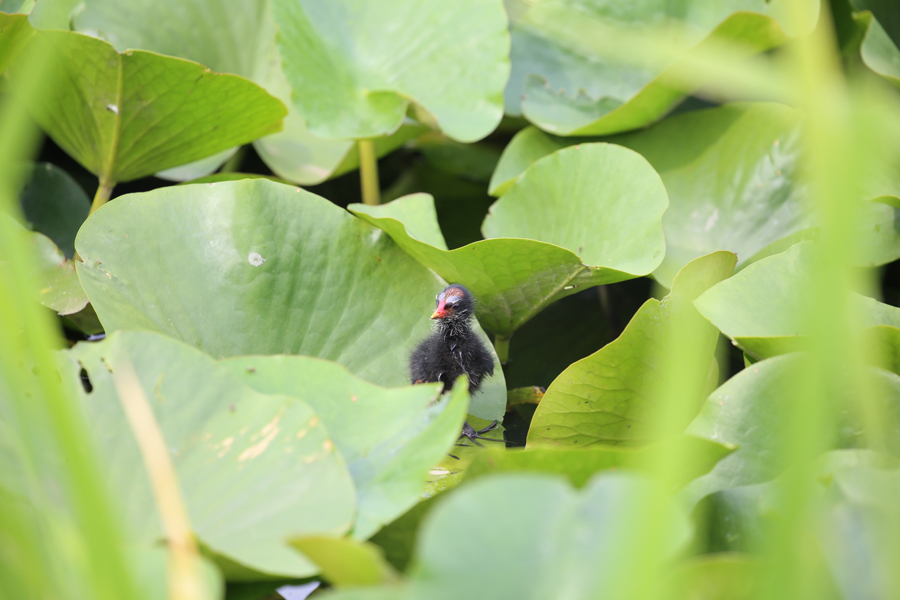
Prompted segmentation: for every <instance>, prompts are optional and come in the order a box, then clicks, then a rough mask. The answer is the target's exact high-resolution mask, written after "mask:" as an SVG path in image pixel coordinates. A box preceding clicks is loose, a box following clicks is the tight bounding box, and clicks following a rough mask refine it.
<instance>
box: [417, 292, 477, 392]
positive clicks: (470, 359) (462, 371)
mask: <svg viewBox="0 0 900 600" xmlns="http://www.w3.org/2000/svg"><path fill="white" fill-rule="evenodd" d="M474 308H475V301H474V299H473V298H472V294H471V293H469V290H467V289H466V288H464V287H463V286H461V285H459V284H454V285H451V286H450V287H448V288H446V289H445V290H444V291H443V292H441V293H440V294H438V295H437V310H435V311H434V314H432V315H431V318H432V319H439V322H438V326H437V328H436V329H435V331H434V333H432V334H431V336H430V337H428V338H426V339H424V340H422V342H421V343H420V344H419V345H418V347H417V348H416V349H415V351H414V352H413V353H412V357H410V360H409V373H410V377H409V378H410V380H411V381H412V382H413V383H433V382H437V381H440V382H442V383H443V384H444V390H445V391H446V390H449V389H451V388H452V387H453V383H454V382H455V381H456V378H457V377H459V376H460V375H466V376H467V377H468V378H469V393H471V394H474V393H475V392H476V391H478V388H479V387H481V381H482V380H483V379H484V378H485V376H491V375H493V374H494V361H493V359H492V358H491V353H490V352H488V349H487V348H485V346H484V344H483V343H482V342H481V340H480V339H478V336H477V335H476V334H475V332H474V331H472V327H471V326H470V325H469V318H470V317H471V316H472V311H473V310H474Z"/></svg>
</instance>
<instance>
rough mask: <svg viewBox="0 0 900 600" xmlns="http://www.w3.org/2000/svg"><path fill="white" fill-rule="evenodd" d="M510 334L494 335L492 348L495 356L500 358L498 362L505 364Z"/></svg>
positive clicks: (507, 358) (507, 357)
mask: <svg viewBox="0 0 900 600" xmlns="http://www.w3.org/2000/svg"><path fill="white" fill-rule="evenodd" d="M511 337H512V336H509V335H508V336H502V335H497V336H494V350H495V351H496V352H497V358H499V359H500V364H501V365H505V364H506V361H508V360H509V339H510V338H511Z"/></svg>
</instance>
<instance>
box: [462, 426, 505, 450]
mask: <svg viewBox="0 0 900 600" xmlns="http://www.w3.org/2000/svg"><path fill="white" fill-rule="evenodd" d="M497 425H498V423H497V421H494V422H493V423H491V424H490V425H488V426H487V427H485V428H484V429H481V430H479V431H475V429H474V428H473V427H472V426H471V425H469V422H468V421H466V422H465V423H463V428H462V433H461V434H460V436H459V438H458V439H457V440H456V441H457V442H459V440H461V439H463V438H467V439H468V440H469V441H470V442H472V443H473V444H475V445H476V446H479V447H481V448H484V445H483V444H479V443H478V440H486V441H488V442H503V443H504V444H505V443H506V440H504V439H502V438H501V439H499V440H498V439H497V438H489V437H484V436H483V435H481V434H482V433H487V432H488V431H493V430H494V429H496V428H497ZM456 445H457V446H468V445H469V444H459V443H458V444H456Z"/></svg>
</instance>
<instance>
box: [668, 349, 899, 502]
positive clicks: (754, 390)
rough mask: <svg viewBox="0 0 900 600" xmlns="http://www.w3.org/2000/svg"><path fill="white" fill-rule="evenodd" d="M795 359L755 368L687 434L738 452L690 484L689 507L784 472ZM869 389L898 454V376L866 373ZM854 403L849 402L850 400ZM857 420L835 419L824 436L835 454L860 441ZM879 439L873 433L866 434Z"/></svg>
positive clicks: (721, 392) (721, 394)
mask: <svg viewBox="0 0 900 600" xmlns="http://www.w3.org/2000/svg"><path fill="white" fill-rule="evenodd" d="M803 360H804V356H803V355H802V354H799V353H795V354H788V355H785V356H778V357H775V358H770V359H768V360H764V361H760V362H757V363H754V364H753V365H752V366H750V367H748V368H746V369H744V370H743V371H741V372H740V373H738V374H737V375H735V376H734V377H732V378H731V379H729V380H728V381H727V382H725V383H724V384H723V385H722V386H721V387H720V388H719V389H717V390H716V391H715V392H713V393H712V394H711V395H710V396H709V398H707V400H706V403H705V404H704V405H703V408H702V410H701V411H700V414H699V415H698V416H697V418H696V419H694V421H693V422H692V423H691V424H690V426H689V427H688V428H687V430H685V433H687V434H689V435H694V436H697V437H700V438H704V439H708V440H711V441H714V442H719V443H721V444H730V445H736V446H737V450H736V451H735V452H734V453H732V454H730V455H728V456H726V457H725V458H723V459H722V460H721V461H719V462H718V463H717V464H716V466H715V467H713V469H712V471H710V472H709V473H707V474H706V475H704V476H702V477H700V478H698V479H696V480H695V481H693V482H691V483H690V484H688V486H687V487H686V488H685V489H684V491H683V493H684V495H685V496H686V497H687V498H688V499H690V500H691V501H697V500H699V499H700V498H702V497H704V496H706V495H707V494H711V493H714V492H718V491H721V490H726V489H731V488H736V487H741V486H748V485H753V484H757V483H762V482H765V481H770V480H772V479H774V478H775V477H777V476H778V475H780V474H781V473H782V472H783V470H784V469H785V467H786V466H787V463H786V460H787V457H788V456H789V455H790V452H788V450H787V449H788V447H789V446H790V444H792V443H794V440H793V436H794V435H795V433H794V432H793V431H792V430H791V428H790V426H789V418H788V417H789V415H790V413H791V410H792V409H791V404H792V403H794V402H796V401H797V389H796V382H797V381H798V377H799V373H800V372H801V370H802V369H803V368H804V364H803V362H802V361H803ZM866 376H867V377H868V378H869V384H870V385H872V386H873V387H875V388H877V389H879V391H881V392H882V393H883V395H884V400H885V405H884V406H883V407H881V409H883V410H879V412H880V413H882V414H883V416H884V417H885V419H884V420H883V421H881V422H879V423H878V424H877V426H878V427H880V428H882V431H881V432H879V433H880V435H881V436H882V437H881V439H883V440H884V441H885V443H886V446H887V447H888V448H890V450H891V451H892V452H893V453H894V454H895V455H896V454H897V453H898V451H900V376H898V375H896V374H894V373H889V372H887V371H884V370H881V369H872V370H869V371H867V372H866ZM850 402H853V400H850ZM863 433H865V428H864V427H863V424H862V422H861V417H860V416H859V415H856V414H849V413H847V412H842V413H840V414H839V415H835V418H834V421H833V422H832V423H831V429H830V430H829V431H828V432H826V433H825V434H823V435H824V437H825V439H826V440H827V442H828V443H829V444H831V446H832V447H834V448H851V447H854V446H856V445H858V444H859V443H860V442H861V441H862V440H863V437H862V434H863ZM870 433H871V434H872V435H873V436H875V437H878V435H877V434H876V433H875V432H870Z"/></svg>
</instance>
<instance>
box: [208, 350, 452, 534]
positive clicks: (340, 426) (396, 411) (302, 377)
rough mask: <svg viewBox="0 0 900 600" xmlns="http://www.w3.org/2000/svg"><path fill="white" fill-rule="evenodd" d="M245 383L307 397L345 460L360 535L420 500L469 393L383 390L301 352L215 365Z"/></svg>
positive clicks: (431, 388)
mask: <svg viewBox="0 0 900 600" xmlns="http://www.w3.org/2000/svg"><path fill="white" fill-rule="evenodd" d="M220 364H221V365H222V366H223V367H225V368H226V369H228V370H229V371H231V372H232V373H233V374H234V375H235V376H236V377H237V378H239V379H240V380H242V381H243V382H244V383H245V384H247V385H248V386H249V387H251V388H253V389H255V390H257V391H259V392H263V393H267V394H285V395H288V396H292V397H294V398H300V399H302V400H304V401H306V402H307V403H308V404H309V405H310V406H311V407H312V408H313V410H314V411H315V412H316V414H317V415H318V416H319V417H320V418H321V419H322V423H324V425H325V427H327V428H328V431H329V433H330V435H331V438H332V439H333V440H334V443H335V444H336V445H337V448H338V450H340V452H341V454H343V456H344V459H345V460H346V461H347V468H348V469H349V470H350V474H351V475H352V476H353V481H354V484H355V486H356V493H357V498H358V501H357V503H358V512H357V516H356V524H355V525H354V528H353V536H354V537H355V538H357V539H366V538H369V537H371V536H372V534H374V533H375V532H376V531H378V529H380V528H381V527H382V526H383V525H385V524H387V523H390V522H391V521H393V520H394V519H396V518H397V517H399V516H400V515H402V514H403V513H404V512H406V511H407V510H408V509H409V508H410V507H412V506H413V505H414V504H415V503H416V502H417V501H418V500H419V499H420V495H421V493H422V489H423V488H424V487H425V479H426V475H427V474H428V471H429V469H430V468H431V467H432V466H433V465H436V464H437V463H439V462H440V461H441V460H442V459H443V458H444V457H445V455H446V454H447V452H448V451H451V450H450V448H451V446H452V445H453V443H454V442H455V441H456V438H457V437H459V432H460V430H461V429H462V424H463V420H464V419H465V415H466V409H467V406H468V405H467V399H468V394H467V393H466V392H465V390H464V386H459V388H458V389H457V387H454V388H453V392H452V395H451V396H450V399H449V400H448V401H444V402H440V403H438V404H435V405H433V406H431V405H432V404H434V403H435V402H437V401H438V400H439V398H440V389H439V388H440V386H438V385H436V384H431V385H423V386H411V387H405V388H394V389H388V388H382V387H378V386H376V385H372V384H371V383H368V382H366V381H363V380H362V379H358V378H357V377H355V376H353V375H352V374H351V373H350V372H349V371H347V370H346V369H345V368H344V367H342V366H340V365H338V364H335V363H330V362H327V361H323V360H319V359H313V358H309V357H306V356H241V357H236V358H231V359H227V360H223V361H222V362H221V363H220Z"/></svg>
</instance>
